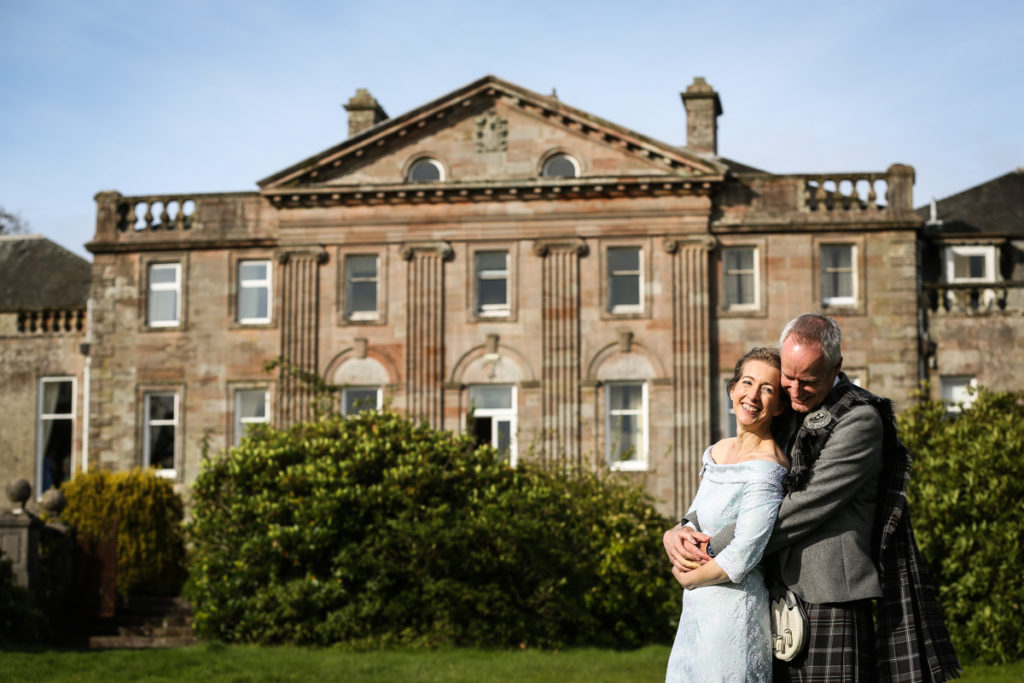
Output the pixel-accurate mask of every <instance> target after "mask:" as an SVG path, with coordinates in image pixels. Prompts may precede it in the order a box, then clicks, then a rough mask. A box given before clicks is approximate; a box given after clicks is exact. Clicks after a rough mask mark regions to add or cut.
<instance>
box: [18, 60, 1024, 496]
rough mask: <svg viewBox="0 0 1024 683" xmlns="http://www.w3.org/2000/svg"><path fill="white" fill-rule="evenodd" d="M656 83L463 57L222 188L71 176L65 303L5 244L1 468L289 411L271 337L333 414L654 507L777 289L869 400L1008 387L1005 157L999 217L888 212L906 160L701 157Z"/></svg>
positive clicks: (708, 146) (132, 449)
mask: <svg viewBox="0 0 1024 683" xmlns="http://www.w3.org/2000/svg"><path fill="white" fill-rule="evenodd" d="M682 105H683V106H682V110H685V126H684V117H683V111H681V112H680V129H681V130H683V129H684V127H685V131H686V144H685V146H676V145H673V144H668V143H665V142H661V141H658V140H654V139H651V138H649V137H646V136H644V135H643V134H641V133H638V132H635V131H632V130H629V129H627V128H624V127H622V126H619V125H616V124H614V123H611V122H609V121H606V120H604V119H602V118H599V117H598V116H595V115H593V114H590V113H588V112H584V111H581V110H579V109H575V108H573V107H571V106H569V105H568V104H565V103H563V102H561V101H560V100H559V99H557V98H556V97H554V96H547V95H540V94H537V93H535V92H531V91H530V90H527V89H525V88H522V87H520V86H518V85H515V84H513V83H509V82H507V81H504V80H501V79H498V78H495V77H492V76H486V77H484V78H481V79H479V80H477V81H475V82H473V83H470V84H468V85H466V86H464V87H462V88H459V89H458V90H455V91H454V92H450V93H447V94H445V95H442V96H441V97H439V98H438V99H436V100H434V101H432V102H428V103H426V104H423V105H422V106H420V107H418V108H416V109H413V110H412V111H409V112H406V113H403V114H401V115H399V116H395V117H390V116H388V115H387V113H386V112H385V110H384V108H383V106H382V105H381V104H380V103H378V102H377V101H376V100H375V99H374V98H373V97H372V96H371V95H370V94H369V93H368V92H367V91H366V90H359V91H358V92H357V93H356V94H355V96H354V97H352V98H351V99H350V100H349V101H348V103H347V104H346V105H345V109H346V110H347V112H348V125H349V135H348V138H347V139H346V140H344V141H342V142H340V143H338V144H335V145H334V146H332V147H329V148H327V149H325V150H324V151H322V152H319V153H317V154H314V155H313V156H310V157H308V158H306V159H304V160H302V161H300V162H298V163H296V164H294V165H293V166H290V167H289V168H285V169H283V170H281V171H279V172H277V173H274V174H272V175H270V176H268V177H266V178H264V179H263V180H261V181H259V183H258V184H257V185H258V189H256V190H253V191H251V192H241V193H219V194H185V195H177V194H176V195H168V194H153V195H146V196H133V197H127V196H122V195H121V194H119V193H118V192H115V191H103V192H100V193H99V194H97V195H96V203H97V214H96V231H95V235H94V237H93V239H92V240H91V241H90V242H89V243H88V244H87V245H86V246H87V248H88V250H89V251H90V252H91V253H92V255H93V261H92V263H91V264H88V263H85V262H84V261H83V262H82V263H77V262H75V259H77V257H74V256H73V255H70V254H67V253H66V252H65V253H64V255H62V256H60V258H59V259H57V260H54V259H55V258H57V257H53V256H52V255H51V257H50V258H49V260H46V259H45V258H43V261H44V262H46V263H49V264H50V265H49V266H47V267H48V268H57V267H63V266H61V265H60V264H61V263H63V264H65V266H66V267H67V268H69V269H78V270H79V271H80V270H81V269H82V268H83V267H84V268H85V269H86V270H85V275H86V278H87V282H88V284H87V285H86V284H82V285H80V286H79V294H80V296H79V297H78V299H77V300H74V301H63V300H60V301H58V300H53V301H48V300H45V297H42V298H40V297H41V294H40V293H39V292H30V291H28V290H31V289H33V285H32V284H31V282H32V277H33V271H37V270H38V267H33V266H30V265H25V264H30V263H35V262H36V261H38V260H39V258H42V257H39V258H36V261H33V260H32V258H30V256H31V253H30V252H32V250H36V251H39V250H44V249H49V248H50V247H48V246H46V245H47V244H51V245H52V243H47V242H46V241H45V240H40V239H36V240H34V241H33V240H31V239H24V238H21V239H19V238H15V237H8V238H3V239H2V240H0V258H3V259H7V258H12V259H13V256H11V254H14V252H15V251H16V250H17V249H18V248H21V249H22V250H23V252H24V253H23V254H22V256H21V257H19V258H20V259H21V260H18V261H17V263H19V264H22V265H21V268H22V270H21V271H19V270H17V269H15V268H12V267H7V266H5V267H4V270H5V271H6V272H7V274H6V275H0V286H2V287H3V289H0V292H2V293H3V296H4V300H3V301H0V357H2V358H3V361H4V362H3V365H2V368H0V381H2V382H3V383H4V386H5V391H4V397H3V398H0V410H2V416H0V432H2V433H3V434H2V436H0V468H2V470H3V471H4V472H5V473H6V474H7V476H8V477H10V476H12V475H13V476H20V477H24V478H26V479H29V480H30V481H31V482H33V487H34V489H35V491H36V492H37V493H41V492H42V490H43V489H44V488H47V487H48V486H49V485H52V484H57V483H59V482H60V481H62V480H63V479H66V478H67V477H69V476H71V475H72V474H73V472H75V471H79V470H82V469H86V468H96V467H100V468H111V469H123V468H130V467H136V466H142V467H154V468H156V469H157V470H158V471H159V473H160V474H162V475H164V476H166V477H169V478H171V479H173V480H175V481H176V482H179V483H180V484H181V485H182V486H183V487H184V486H187V485H188V484H189V483H190V482H191V481H193V480H194V479H195V477H196V475H197V474H198V472H199V468H200V461H201V450H202V447H203V444H204V443H207V444H208V445H209V447H210V449H211V450H212V451H213V452H217V451H219V450H221V449H224V448H226V447H229V446H230V445H232V444H233V443H235V442H237V441H238V440H239V439H240V438H241V436H242V435H243V433H244V431H245V429H246V427H247V425H249V424H251V423H254V422H271V423H273V424H276V425H280V426H286V425H289V424H292V423H294V422H296V421H300V420H303V419H307V418H309V417H311V415H312V409H313V407H312V399H313V396H312V394H311V391H310V389H309V387H308V386H307V385H306V384H304V383H302V382H299V381H298V380H297V379H295V377H294V376H293V375H291V374H288V373H281V372H275V373H269V372H268V371H267V370H265V368H264V365H265V363H266V362H267V361H269V360H272V359H276V358H282V359H286V360H287V361H288V362H289V363H290V364H292V365H293V366H294V367H296V368H298V369H300V370H303V371H306V372H309V373H313V374H315V375H317V376H319V377H321V378H322V379H324V380H325V381H327V382H329V383H331V384H334V385H337V386H338V387H339V390H338V399H337V401H338V402H337V409H338V410H339V411H340V412H342V413H349V412H352V411H356V410H362V409H367V408H369V409H376V408H379V407H382V406H390V407H392V408H393V409H395V410H397V411H398V412H401V413H405V414H407V415H409V416H412V417H415V418H417V419H421V420H424V421H426V422H428V423H430V424H431V425H434V426H436V427H441V428H445V429H449V430H453V431H456V432H461V431H465V430H469V431H470V432H472V433H474V434H475V435H476V436H477V438H478V439H480V440H481V441H488V442H490V443H492V444H494V445H495V446H496V447H497V448H498V449H499V450H500V451H501V452H502V453H503V454H504V455H505V457H507V458H508V460H509V462H510V463H512V464H515V463H517V462H520V461H523V460H526V459H537V460H542V461H545V462H547V463H549V464H553V465H560V466H561V465H564V466H582V467H587V468H591V467H607V468H608V469H610V470H612V471H613V473H614V474H613V476H621V477H629V478H636V479H638V480H640V481H641V482H642V483H643V484H644V485H645V486H646V488H647V490H648V491H649V492H650V493H651V495H652V496H653V497H654V498H655V499H656V500H657V501H658V505H659V507H660V508H661V509H662V510H663V512H665V513H667V514H672V515H675V514H678V513H679V512H681V511H682V509H683V508H684V507H685V505H686V504H687V503H688V501H689V499H690V498H691V497H692V495H693V493H694V491H695V490H696V482H697V474H698V468H699V462H700V457H701V454H702V452H703V450H704V448H705V447H706V446H707V445H708V444H709V443H711V442H712V441H713V440H715V439H718V438H720V437H721V436H723V435H725V434H728V433H729V432H730V429H733V428H734V427H733V425H732V422H733V420H732V416H731V415H730V410H731V406H730V404H729V402H728V401H727V400H726V395H725V388H724V383H725V380H726V379H727V378H728V376H729V375H730V374H731V369H732V366H733V364H734V363H735V361H736V359H737V358H738V357H739V356H740V355H742V353H743V352H745V351H746V350H747V349H749V348H750V347H752V346H757V345H774V344H775V343H777V337H778V333H779V331H780V329H781V327H782V325H783V324H784V323H785V322H786V321H787V320H789V319H790V318H792V317H793V316H795V315H797V314H799V313H801V312H805V311H823V312H826V313H827V314H829V315H832V316H834V317H835V318H837V319H838V320H839V322H840V324H841V326H842V329H843V332H844V369H845V370H846V372H847V373H848V374H849V375H850V376H851V377H852V378H853V379H855V380H856V381H857V382H859V383H860V384H861V385H862V386H865V387H866V388H868V389H870V390H872V391H874V392H876V393H878V394H882V395H885V396H889V397H890V398H892V399H894V400H895V401H896V404H897V408H898V409H899V408H904V407H906V406H907V405H908V404H909V402H910V401H911V400H912V395H913V392H914V391H915V390H916V389H917V388H918V386H919V383H920V382H921V381H922V380H929V381H930V383H931V388H932V391H933V392H934V393H935V395H936V396H939V395H945V396H946V397H948V398H950V399H951V400H953V401H955V400H961V399H965V398H968V399H969V394H967V393H966V388H967V387H968V386H970V385H971V384H973V383H981V384H984V385H987V386H990V387H992V388H1000V389H1003V388H1009V389H1019V388H1022V387H1024V370H1022V369H1021V366H1022V363H1021V360H1022V354H1021V346H1022V342H1021V337H1022V336H1021V334H1020V332H1021V328H1022V324H1024V316H1022V311H1024V300H1022V291H1024V290H1022V289H1021V285H1022V282H1021V280H1022V278H1021V275H1020V272H1021V270H1022V268H1024V266H1022V258H1021V246H1022V244H1024V216H1022V213H1024V212H1022V209H1021V205H1022V200H1021V199H1020V198H1021V196H1022V194H1021V192H1020V189H1021V185H1022V183H1021V179H1022V178H1024V174H1022V173H1021V172H1020V171H1017V172H1013V173H1011V174H1009V175H1008V176H1005V177H1004V178H1009V181H1008V182H1009V183H1010V185H1011V186H1012V187H1013V188H1016V189H1011V190H1007V192H1006V193H1005V196H999V197H996V198H994V199H993V197H988V200H994V201H997V203H998V202H1003V203H1004V204H1005V203H1006V202H1007V201H1008V202H1010V203H1011V204H1012V203H1014V202H1015V203H1016V204H1015V208H1014V209H1012V210H1010V211H1009V213H1008V218H1007V219H1006V220H1005V221H1003V222H1001V223H996V224H993V223H992V222H991V221H990V222H984V221H977V220H973V219H974V218H976V217H977V215H978V212H985V215H988V214H989V213H991V211H990V209H986V208H979V207H980V206H982V205H983V204H984V202H983V201H982V200H981V199H980V198H978V197H975V200H976V201H973V202H972V201H968V200H965V201H962V202H959V203H956V202H952V203H949V204H948V205H947V204H946V200H944V201H943V202H939V203H938V204H937V205H935V206H932V207H924V208H922V209H919V210H915V208H914V206H913V196H912V191H913V184H914V169H913V168H912V167H911V166H908V165H904V164H893V165H891V166H889V167H888V168H887V169H884V170H877V171H858V172H845V173H832V172H828V173H808V174H795V175H778V174H773V173H770V172H766V171H762V170H758V169H755V168H751V167H749V166H746V165H744V164H742V163H738V162H735V161H732V160H730V159H728V158H726V157H723V156H721V155H720V154H719V149H718V142H717V120H718V117H719V116H720V115H722V113H723V109H722V104H721V100H720V97H719V95H718V93H717V92H715V90H713V89H712V87H711V86H710V85H709V84H708V83H706V82H705V81H704V79H703V78H697V79H695V80H694V81H693V83H692V84H691V85H690V86H689V87H687V88H686V89H685V91H684V92H683V93H682ZM1002 180H1003V179H999V181H1000V182H1001V181H1002ZM993 182H996V181H993ZM1014 183H1016V184H1015V185H1014ZM958 197H959V195H958ZM986 201H987V200H986ZM947 209H948V211H946V210H947ZM944 211H945V214H944ZM972 212H974V213H972ZM972 221H973V222H972ZM18 245H20V247H19V246H18ZM52 246H55V245H52ZM79 261H80V259H79ZM4 262H5V263H11V264H13V263H15V261H14V260H11V261H4ZM83 264H84V266H83ZM9 281H10V282H9ZM82 290H86V291H82Z"/></svg>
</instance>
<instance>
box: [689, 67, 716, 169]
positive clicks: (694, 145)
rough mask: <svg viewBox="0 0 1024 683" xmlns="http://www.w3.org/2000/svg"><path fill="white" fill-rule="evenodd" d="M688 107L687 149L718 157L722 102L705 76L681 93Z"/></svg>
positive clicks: (696, 79) (698, 77)
mask: <svg viewBox="0 0 1024 683" xmlns="http://www.w3.org/2000/svg"><path fill="white" fill-rule="evenodd" d="M680 97H682V98H683V106H684V107H686V149H687V150H689V151H690V152H693V153H694V154H703V155H711V156H718V117H719V116H721V115H722V102H721V101H720V100H719V99H718V93H716V92H715V89H714V88H712V87H711V86H710V85H708V83H707V81H705V80H704V77H703V76H697V77H696V78H694V79H693V84H692V85H690V86H689V87H688V88H686V92H684V93H680Z"/></svg>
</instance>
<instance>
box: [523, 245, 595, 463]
mask: <svg viewBox="0 0 1024 683" xmlns="http://www.w3.org/2000/svg"><path fill="white" fill-rule="evenodd" d="M533 251H534V253H535V254H536V255H538V256H540V257H541V258H543V259H544V263H543V266H542V273H543V282H542V295H541V309H542V311H541V329H542V332H541V334H542V344H541V346H542V353H543V361H542V374H541V376H542V395H541V411H542V414H543V419H542V442H543V444H544V448H543V453H542V454H541V458H542V459H543V461H544V464H545V465H556V464H557V465H560V466H562V467H579V466H580V465H582V461H581V458H582V452H581V447H580V439H581V422H582V416H581V412H580V411H581V404H580V400H581V394H580V268H579V260H580V258H582V257H583V256H586V255H587V253H588V249H587V245H586V243H585V242H584V241H583V240H581V239H572V240H564V241H538V242H536V243H535V244H534V247H533Z"/></svg>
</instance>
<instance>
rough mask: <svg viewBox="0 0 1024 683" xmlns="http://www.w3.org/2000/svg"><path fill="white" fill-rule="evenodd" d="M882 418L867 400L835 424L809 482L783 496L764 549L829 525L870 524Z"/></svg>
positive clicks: (879, 465)
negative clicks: (766, 546) (801, 488)
mask: <svg viewBox="0 0 1024 683" xmlns="http://www.w3.org/2000/svg"><path fill="white" fill-rule="evenodd" d="M882 437H883V434H882V419H881V416H880V415H879V414H878V411H877V410H875V409H874V408H873V407H871V406H869V405H861V406H857V407H855V408H853V409H852V410H850V412H849V413H847V414H846V415H845V416H844V417H843V418H842V419H841V420H840V421H839V424H837V425H836V427H835V429H834V430H833V431H832V434H831V435H830V437H829V439H828V441H827V442H826V443H825V445H824V446H823V447H822V449H821V454H820V455H819V456H818V459H817V461H816V462H815V463H814V466H813V469H812V472H811V478H810V480H809V482H808V484H807V487H806V488H805V489H803V490H801V491H793V492H791V493H789V494H788V495H787V496H786V497H785V498H784V499H783V501H782V507H781V508H780V509H779V517H778V520H777V522H776V524H775V531H774V533H773V534H772V538H771V542H770V543H769V545H768V548H767V550H766V551H765V552H766V554H772V553H775V552H777V551H778V550H780V549H782V548H785V547H787V546H790V545H792V544H794V543H797V542H800V541H802V540H805V539H808V538H809V537H810V536H811V535H813V534H815V533H818V532H820V531H822V530H827V529H831V528H836V527H837V526H838V527H840V528H850V527H855V528H861V529H864V530H866V531H867V533H868V537H870V529H871V525H872V523H873V518H874V509H875V502H876V499H877V491H878V476H879V474H880V473H881V471H882V446H883V438H882Z"/></svg>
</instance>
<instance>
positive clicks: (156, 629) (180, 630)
mask: <svg viewBox="0 0 1024 683" xmlns="http://www.w3.org/2000/svg"><path fill="white" fill-rule="evenodd" d="M117 634H118V635H119V636H142V637H145V638H184V637H191V636H192V627H191V626H187V625H186V626H147V625H145V624H144V625H141V626H124V625H123V624H118V627H117Z"/></svg>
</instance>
